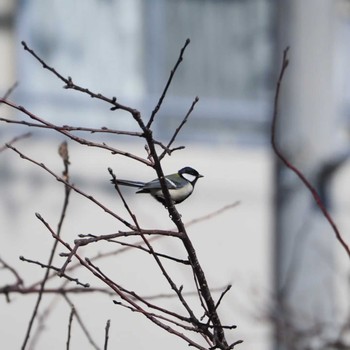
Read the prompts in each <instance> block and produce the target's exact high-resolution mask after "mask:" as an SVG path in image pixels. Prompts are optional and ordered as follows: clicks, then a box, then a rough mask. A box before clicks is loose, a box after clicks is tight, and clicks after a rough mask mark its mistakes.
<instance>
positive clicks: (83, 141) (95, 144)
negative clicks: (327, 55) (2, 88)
mask: <svg viewBox="0 0 350 350" xmlns="http://www.w3.org/2000/svg"><path fill="white" fill-rule="evenodd" d="M0 102H2V103H4V104H6V105H8V106H10V107H11V108H13V109H16V110H18V111H20V112H22V113H24V114H26V115H27V116H28V117H30V118H31V119H33V120H36V121H37V122H39V123H41V124H43V125H45V126H46V127H47V128H50V129H53V130H56V131H57V132H59V133H61V134H62V135H65V136H66V137H68V138H70V139H71V140H73V141H75V142H77V143H80V144H81V145H85V146H89V147H96V148H101V149H105V150H107V151H109V152H111V153H112V154H120V155H123V156H125V157H127V158H131V159H134V160H137V161H138V162H141V163H143V164H146V165H148V166H152V163H151V162H149V161H147V160H146V159H143V158H141V157H138V156H136V155H134V154H132V153H129V152H125V151H122V150H119V149H117V148H114V147H111V146H108V145H107V144H106V143H104V142H103V143H98V142H93V141H89V140H87V139H84V138H82V137H78V136H76V135H73V134H72V133H70V132H69V131H68V130H69V128H68V129H65V128H64V127H61V126H57V125H55V124H53V123H50V122H48V121H46V120H44V119H42V118H39V117H38V116H37V115H35V114H33V113H31V112H30V111H28V110H27V109H26V108H24V107H23V106H18V105H16V104H15V103H12V102H10V101H8V100H4V99H0Z"/></svg>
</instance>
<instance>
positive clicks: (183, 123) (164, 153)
mask: <svg viewBox="0 0 350 350" xmlns="http://www.w3.org/2000/svg"><path fill="white" fill-rule="evenodd" d="M198 101H199V98H198V96H197V97H196V98H195V99H194V101H193V102H192V104H191V107H190V109H189V110H188V112H187V113H186V115H185V118H184V119H183V120H182V122H181V123H180V125H179V126H178V127H177V128H176V130H175V132H174V135H173V136H172V138H171V139H170V141H169V143H168V145H167V146H166V147H165V150H164V151H163V153H162V154H161V155H160V156H159V159H160V160H161V159H162V158H164V156H165V155H166V154H169V155H170V154H171V153H172V152H173V151H174V150H176V148H174V149H172V150H170V147H171V145H172V144H173V142H174V141H175V139H176V137H177V135H178V133H179V132H180V130H181V129H182V127H183V126H184V125H185V124H186V122H187V119H188V117H189V116H190V115H191V113H192V111H193V109H194V106H195V105H196V103H197V102H198Z"/></svg>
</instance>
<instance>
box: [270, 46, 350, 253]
mask: <svg viewBox="0 0 350 350" xmlns="http://www.w3.org/2000/svg"><path fill="white" fill-rule="evenodd" d="M288 50H289V48H286V49H285V50H284V52H283V59H282V67H281V71H280V74H279V77H278V80H277V86H276V93H275V98H274V109H273V117H272V124H271V145H272V149H273V151H274V152H275V154H276V155H277V157H278V158H279V159H280V160H281V161H282V163H283V164H284V165H285V166H286V167H287V168H289V169H290V170H292V171H293V172H294V173H295V174H296V175H297V176H298V177H299V179H300V180H301V181H302V183H303V184H304V185H305V187H306V188H307V189H308V190H309V191H310V193H311V194H312V196H313V198H314V200H315V202H316V204H317V206H318V207H319V208H320V210H321V212H322V214H323V215H324V217H325V218H326V219H327V221H328V223H329V224H330V226H331V227H332V229H333V231H334V233H335V236H336V238H337V240H338V241H339V243H340V244H341V246H342V247H343V248H344V250H345V251H346V253H347V255H348V257H349V258H350V248H349V246H348V245H347V243H346V242H345V240H344V239H343V237H342V235H341V233H340V231H339V229H338V227H337V225H336V224H335V222H334V220H333V218H332V217H331V215H330V214H329V212H328V210H327V208H326V207H325V205H324V204H323V202H322V200H321V198H320V196H319V194H318V193H317V191H316V189H315V188H314V187H313V186H312V185H311V183H310V181H309V180H308V179H307V178H306V177H305V175H304V174H303V173H302V172H301V171H300V170H299V169H298V168H297V167H296V166H294V165H293V164H292V163H291V162H290V161H289V160H288V159H287V158H286V157H285V156H284V155H283V154H282V152H281V151H280V149H279V148H278V145H277V143H276V124H277V117H278V102H279V96H280V90H281V84H282V80H283V76H284V73H285V71H286V69H287V67H288V64H289V60H288Z"/></svg>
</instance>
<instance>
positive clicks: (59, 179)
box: [7, 144, 135, 230]
mask: <svg viewBox="0 0 350 350" xmlns="http://www.w3.org/2000/svg"><path fill="white" fill-rule="evenodd" d="M7 147H8V148H10V149H12V150H13V151H15V152H16V153H17V154H18V155H19V156H20V157H21V158H23V159H25V160H28V161H29V162H31V163H33V164H35V165H37V166H39V167H40V168H42V169H44V170H45V171H46V172H48V173H49V174H50V175H52V176H53V177H54V178H55V179H56V180H57V181H58V182H61V183H63V184H64V185H66V186H69V187H70V188H71V189H72V190H73V191H74V192H76V193H78V194H80V195H81V196H83V197H85V198H87V199H88V200H90V201H91V202H93V203H94V204H96V205H97V206H98V207H100V208H101V209H102V210H103V211H105V212H106V213H107V214H109V215H111V216H113V217H114V218H115V219H117V220H119V221H120V222H121V223H123V224H124V225H125V226H127V227H128V228H130V229H131V230H134V229H135V227H134V226H133V225H131V224H130V223H129V222H127V221H126V220H124V219H123V218H122V217H120V216H119V215H117V214H115V213H114V212H113V211H112V210H110V209H108V208H107V207H106V206H104V205H103V204H102V203H101V202H99V201H98V200H96V199H95V198H94V197H92V196H91V195H88V194H86V193H85V192H83V191H82V190H80V189H79V188H77V187H76V186H74V185H72V184H70V183H69V182H67V181H66V180H64V179H63V178H62V177H60V176H58V175H56V174H55V173H54V172H53V171H52V170H50V169H49V168H48V167H46V166H45V164H43V163H39V162H37V161H35V160H34V159H32V158H29V157H27V156H26V155H25V154H24V153H22V152H21V151H19V150H18V149H17V148H15V147H13V146H11V145H8V144H7Z"/></svg>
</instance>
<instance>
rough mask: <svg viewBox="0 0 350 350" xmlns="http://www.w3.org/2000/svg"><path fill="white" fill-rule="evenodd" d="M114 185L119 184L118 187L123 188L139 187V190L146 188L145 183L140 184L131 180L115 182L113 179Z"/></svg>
mask: <svg viewBox="0 0 350 350" xmlns="http://www.w3.org/2000/svg"><path fill="white" fill-rule="evenodd" d="M111 182H112V184H114V185H115V184H116V183H117V184H118V185H121V186H129V187H137V188H141V187H143V186H144V184H145V183H144V182H140V181H129V180H119V179H117V180H114V179H112V180H111Z"/></svg>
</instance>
